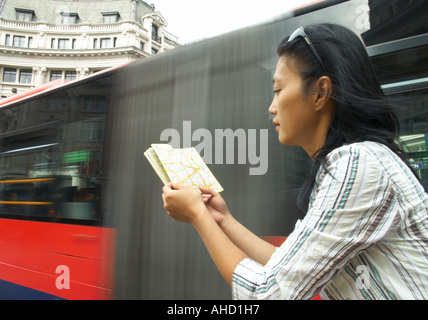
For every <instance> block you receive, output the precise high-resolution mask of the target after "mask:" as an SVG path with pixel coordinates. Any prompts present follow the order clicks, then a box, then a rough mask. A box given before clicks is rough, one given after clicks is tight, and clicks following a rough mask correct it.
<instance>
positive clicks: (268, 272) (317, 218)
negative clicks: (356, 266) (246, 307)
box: [232, 145, 400, 299]
mask: <svg viewBox="0 0 428 320" xmlns="http://www.w3.org/2000/svg"><path fill="white" fill-rule="evenodd" d="M326 160H327V161H326V168H325V169H320V171H319V174H318V176H317V181H316V185H315V187H314V190H313V194H312V199H313V201H312V203H311V205H310V208H309V210H308V212H307V214H306V216H305V218H304V219H303V220H302V221H298V222H297V223H296V226H295V229H294V231H293V232H292V233H291V234H290V235H289V237H288V238H287V240H286V241H285V242H284V244H283V245H282V246H281V247H279V248H277V249H276V251H275V252H274V254H273V255H272V258H271V259H270V260H269V262H268V263H267V264H266V265H265V266H262V265H260V264H258V263H257V262H255V261H253V260H251V259H249V258H246V259H244V260H243V261H241V263H240V264H239V265H238V266H237V267H236V269H235V272H234V275H233V278H232V297H233V298H234V299H311V298H312V297H314V296H316V295H317V294H318V293H319V292H320V290H321V289H322V288H323V287H324V286H325V285H326V284H327V283H328V282H329V281H330V280H331V279H333V278H334V276H335V275H336V274H337V272H339V271H340V270H341V269H343V268H344V267H345V266H346V264H347V263H348V262H349V260H350V259H352V258H353V257H355V256H356V255H357V254H358V253H359V252H361V251H362V250H364V249H366V248H368V247H369V246H371V245H372V244H374V243H376V242H378V241H379V240H380V239H382V238H383V237H384V236H385V235H386V234H387V233H388V232H389V231H390V230H392V229H394V228H396V227H397V225H398V223H399V221H400V216H399V213H397V212H396V210H395V212H394V211H393V210H391V207H392V206H391V203H392V202H393V201H396V200H395V197H394V195H395V192H394V188H393V184H392V183H391V180H390V179H389V178H388V176H387V175H386V174H384V172H382V170H381V169H380V166H379V163H378V162H377V160H376V158H375V157H374V156H372V155H371V154H370V152H369V151H368V150H366V149H365V148H360V147H358V146H354V145H351V146H345V147H341V148H338V149H336V150H334V151H333V152H331V153H330V155H329V156H328V157H327V159H326Z"/></svg>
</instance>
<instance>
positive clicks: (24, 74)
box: [19, 69, 33, 84]
mask: <svg viewBox="0 0 428 320" xmlns="http://www.w3.org/2000/svg"><path fill="white" fill-rule="evenodd" d="M32 75H33V71H32V70H31V69H21V70H20V71H19V83H27V84H28V83H31V78H32Z"/></svg>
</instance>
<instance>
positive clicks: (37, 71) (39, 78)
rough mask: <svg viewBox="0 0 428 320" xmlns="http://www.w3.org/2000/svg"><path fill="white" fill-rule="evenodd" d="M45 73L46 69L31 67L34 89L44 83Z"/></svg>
mask: <svg viewBox="0 0 428 320" xmlns="http://www.w3.org/2000/svg"><path fill="white" fill-rule="evenodd" d="M46 71H47V69H46V67H41V66H38V67H33V72H34V86H35V87H38V86H41V85H42V84H44V83H45V82H46Z"/></svg>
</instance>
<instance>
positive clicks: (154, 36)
mask: <svg viewBox="0 0 428 320" xmlns="http://www.w3.org/2000/svg"><path fill="white" fill-rule="evenodd" d="M152 39H153V40H155V41H157V42H161V38H160V37H159V27H158V26H157V25H155V24H152Z"/></svg>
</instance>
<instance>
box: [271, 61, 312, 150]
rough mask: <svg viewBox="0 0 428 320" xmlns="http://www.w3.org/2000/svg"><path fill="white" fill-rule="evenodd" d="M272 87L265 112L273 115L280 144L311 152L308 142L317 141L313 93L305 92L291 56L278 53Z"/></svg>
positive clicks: (310, 143)
mask: <svg viewBox="0 0 428 320" xmlns="http://www.w3.org/2000/svg"><path fill="white" fill-rule="evenodd" d="M273 89H274V94H275V96H274V98H273V101H272V104H271V106H270V107H269V112H270V113H271V114H272V115H274V119H273V124H274V125H275V126H276V131H277V132H278V138H279V141H280V142H281V143H282V144H284V145H293V146H301V147H303V148H304V149H305V151H306V152H307V153H308V154H309V155H310V156H311V153H310V152H311V151H310V148H311V145H312V144H314V143H318V142H317V141H318V138H319V137H318V133H319V119H318V115H317V112H316V110H315V107H314V101H315V100H316V97H315V96H316V93H315V92H312V93H311V92H307V91H306V92H305V90H304V87H303V79H302V77H301V75H300V73H299V71H298V67H297V64H296V63H295V59H294V58H291V57H287V56H282V57H281V58H280V59H279V61H278V64H277V66H276V70H275V75H274V78H273ZM316 148H317V149H318V148H319V146H318V147H316ZM315 151H316V150H315Z"/></svg>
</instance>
